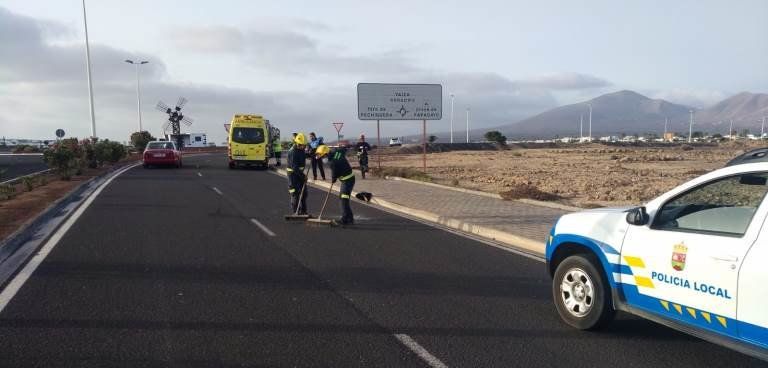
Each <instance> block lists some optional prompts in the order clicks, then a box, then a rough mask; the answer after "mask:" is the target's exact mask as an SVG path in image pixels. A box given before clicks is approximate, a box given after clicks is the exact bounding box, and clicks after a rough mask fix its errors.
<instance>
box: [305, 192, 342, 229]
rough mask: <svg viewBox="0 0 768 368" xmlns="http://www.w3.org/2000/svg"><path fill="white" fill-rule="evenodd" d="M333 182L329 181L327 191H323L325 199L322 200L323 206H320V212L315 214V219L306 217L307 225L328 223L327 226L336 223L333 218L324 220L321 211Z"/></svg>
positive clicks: (329, 194)
mask: <svg viewBox="0 0 768 368" xmlns="http://www.w3.org/2000/svg"><path fill="white" fill-rule="evenodd" d="M333 184H335V183H331V186H330V187H328V192H327V193H325V200H324V201H323V207H321V208H320V214H319V215H317V218H316V219H313V218H311V219H307V225H328V226H334V225H335V224H336V222H335V221H333V220H325V219H323V212H324V211H325V205H326V204H328V197H330V196H331V191H332V190H333Z"/></svg>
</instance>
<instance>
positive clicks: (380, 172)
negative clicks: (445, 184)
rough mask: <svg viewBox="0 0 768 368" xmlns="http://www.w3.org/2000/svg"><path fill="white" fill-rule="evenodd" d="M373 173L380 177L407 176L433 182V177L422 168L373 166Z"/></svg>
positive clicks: (407, 177)
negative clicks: (421, 169)
mask: <svg viewBox="0 0 768 368" xmlns="http://www.w3.org/2000/svg"><path fill="white" fill-rule="evenodd" d="M371 173H372V174H373V175H375V176H378V177H380V178H385V177H387V176H396V177H399V178H406V179H411V180H419V181H426V182H431V181H432V177H431V176H429V175H427V174H425V173H424V172H422V171H420V170H416V169H413V168H410V167H382V168H381V169H379V168H377V167H374V168H371Z"/></svg>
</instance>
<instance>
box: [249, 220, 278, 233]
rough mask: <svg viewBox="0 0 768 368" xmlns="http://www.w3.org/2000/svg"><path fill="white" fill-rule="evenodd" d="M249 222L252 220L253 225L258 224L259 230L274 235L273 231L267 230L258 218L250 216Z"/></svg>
mask: <svg viewBox="0 0 768 368" xmlns="http://www.w3.org/2000/svg"><path fill="white" fill-rule="evenodd" d="M251 222H253V224H254V225H256V226H258V227H259V229H261V231H263V232H265V233H267V235H269V236H275V233H273V232H272V230H269V229H268V228H267V227H266V226H264V224H262V223H261V222H259V220H257V219H254V218H252V219H251Z"/></svg>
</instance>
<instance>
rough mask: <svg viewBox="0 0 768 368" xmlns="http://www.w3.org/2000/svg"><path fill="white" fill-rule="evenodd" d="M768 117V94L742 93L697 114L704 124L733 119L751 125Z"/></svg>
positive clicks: (697, 117)
mask: <svg viewBox="0 0 768 368" xmlns="http://www.w3.org/2000/svg"><path fill="white" fill-rule="evenodd" d="M764 116H768V94H765V93H749V92H742V93H739V94H737V95H735V96H732V97H729V98H727V99H725V100H723V101H720V102H718V103H717V104H715V105H714V106H712V107H709V108H706V109H704V110H701V111H699V112H697V113H696V119H697V120H699V121H702V122H708V123H715V122H720V121H723V122H726V121H730V120H731V119H733V120H734V123H735V122H740V123H751V122H755V124H756V122H757V121H758V120H761V119H762V118H763V117H764Z"/></svg>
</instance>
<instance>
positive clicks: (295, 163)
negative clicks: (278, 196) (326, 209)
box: [285, 133, 309, 215]
mask: <svg viewBox="0 0 768 368" xmlns="http://www.w3.org/2000/svg"><path fill="white" fill-rule="evenodd" d="M306 145H307V138H306V137H305V136H304V133H298V134H296V136H295V137H294V138H293V146H292V147H291V149H290V150H289V151H288V157H287V161H288V162H287V165H288V167H287V168H286V169H285V170H286V171H287V172H288V193H290V195H291V212H292V213H298V214H299V215H306V214H307V194H308V192H309V191H308V190H306V189H304V185H306V183H307V176H306V175H305V173H304V166H306V163H307V155H306V153H305V151H304V150H305V148H306ZM302 192H303V194H302Z"/></svg>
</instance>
